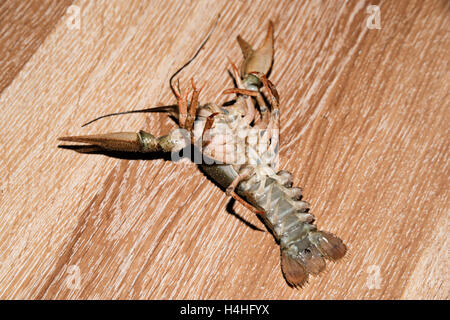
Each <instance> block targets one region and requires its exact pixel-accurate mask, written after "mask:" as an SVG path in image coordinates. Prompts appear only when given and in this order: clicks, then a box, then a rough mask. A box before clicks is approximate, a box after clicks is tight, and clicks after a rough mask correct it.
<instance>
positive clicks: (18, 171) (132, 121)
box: [0, 0, 450, 299]
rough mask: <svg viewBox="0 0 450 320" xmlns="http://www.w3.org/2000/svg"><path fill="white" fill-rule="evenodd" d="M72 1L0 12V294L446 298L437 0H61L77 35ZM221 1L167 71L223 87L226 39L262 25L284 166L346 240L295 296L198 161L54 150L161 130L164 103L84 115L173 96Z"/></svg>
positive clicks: (444, 145) (229, 46) (230, 46)
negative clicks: (376, 21) (343, 249)
mask: <svg viewBox="0 0 450 320" xmlns="http://www.w3.org/2000/svg"><path fill="white" fill-rule="evenodd" d="M69 4H70V2H69V1H67V2H59V1H48V2H47V1H42V2H36V1H35V2H34V4H33V5H30V6H23V5H22V2H21V1H17V2H7V4H3V5H1V6H0V16H1V17H2V19H0V20H1V21H2V22H1V23H0V31H1V32H0V34H1V36H0V41H1V44H0V61H2V63H1V67H0V71H1V73H0V84H1V85H0V92H1V94H0V106H1V108H2V112H1V113H0V121H1V124H2V125H1V131H0V133H1V137H2V138H1V139H0V142H1V148H2V153H1V156H0V159H1V161H0V170H1V173H2V179H1V183H0V191H1V200H0V201H1V207H0V209H1V210H0V252H1V254H0V263H1V264H0V298H2V299H23V298H24V299H68V298H71V299H95V298H102V299H118V298H120V299H221V298H224V299H230V298H234V299H415V298H418V299H448V298H449V282H448V249H449V246H448V236H447V235H448V213H449V209H450V206H449V192H448V189H449V184H448V182H449V181H448V177H449V173H450V172H449V138H448V137H449V123H450V116H449V105H450V103H449V102H450V99H449V95H448V92H450V90H449V89H450V88H449V83H450V77H449V75H450V73H449V65H448V56H449V55H448V53H449V49H450V32H449V31H450V30H449V29H450V27H449V26H450V19H449V13H450V6H449V2H448V1H444V0H442V1H438V0H436V1H427V2H423V1H419V0H416V1H406V0H404V1H349V2H341V1H305V2H300V1H291V2H290V1H280V2H279V1H258V2H257V4H256V3H255V1H206V0H204V1H203V0H202V1H163V2H161V1H136V2H130V1H125V0H123V1H74V3H73V4H74V5H76V6H78V7H79V8H80V14H81V16H80V18H81V20H80V22H81V23H80V26H81V28H80V29H79V30H77V29H70V28H69V27H68V24H67V19H68V18H69V17H68V14H67V13H66V14H64V15H62V16H61V12H64V10H66V9H65V8H66V7H67V6H68V5H69ZM369 5H378V6H379V8H380V13H381V29H369V28H368V27H367V23H366V22H367V19H368V17H369V15H370V14H369V13H368V12H367V11H366V10H367V7H368V6H369ZM35 8H39V10H35ZM218 13H220V14H221V20H220V23H219V25H218V27H217V30H216V31H215V33H214V34H213V36H212V37H211V39H210V41H209V43H208V44H207V45H206V47H205V49H204V50H203V51H202V53H201V54H200V56H199V57H198V59H197V60H196V61H195V62H194V63H193V64H192V65H191V66H189V67H188V68H187V69H186V70H185V71H184V72H183V74H182V75H181V83H182V84H183V85H187V83H188V79H189V78H190V77H192V76H193V77H195V79H196V81H197V82H198V83H200V84H203V83H206V84H207V86H206V88H205V90H204V91H203V93H202V97H201V98H202V101H224V98H223V97H221V96H220V92H221V91H222V90H223V89H224V88H227V87H229V86H230V85H231V84H232V82H231V79H230V77H229V75H228V74H227V69H228V68H229V66H228V62H227V60H226V57H227V56H228V57H230V58H231V59H232V60H233V61H235V62H236V63H238V62H239V63H240V61H241V54H240V52H239V48H238V46H237V43H236V41H235V37H236V36H237V35H238V34H241V35H242V36H243V37H244V38H246V39H248V40H249V41H250V42H252V43H259V42H260V41H262V38H263V36H264V31H265V28H266V26H267V22H268V20H269V19H272V20H273V21H274V25H275V50H276V52H275V63H274V66H273V70H272V73H271V80H272V82H273V83H274V84H275V85H276V86H277V88H278V91H279V92H280V94H281V111H282V114H281V122H282V131H281V140H282V147H281V153H280V159H281V164H282V167H283V168H285V169H287V170H290V171H292V172H293V174H294V183H295V184H296V185H298V186H302V187H303V189H304V194H305V199H306V200H307V201H309V202H310V203H311V204H312V212H313V213H314V214H315V216H316V218H317V224H318V226H319V227H320V228H322V229H325V230H329V231H331V232H333V233H336V234H337V235H339V236H340V237H341V238H343V239H344V241H345V242H346V244H347V245H348V247H349V253H348V255H347V257H346V258H345V259H344V261H342V262H340V263H337V264H333V263H330V264H329V265H328V266H327V272H326V273H325V274H323V275H322V276H320V277H314V278H311V279H310V281H309V284H308V286H307V287H306V288H304V289H302V290H295V289H291V288H289V287H288V286H287V285H286V282H285V281H284V279H283V277H282V274H281V271H280V266H279V248H278V246H277V244H276V243H275V241H274V239H273V237H272V236H271V235H270V234H269V233H268V232H261V231H258V230H255V229H254V228H250V227H249V226H248V225H247V224H246V223H243V222H242V221H241V219H238V218H237V217H236V215H234V214H230V213H229V212H228V211H230V210H228V211H227V203H228V202H229V199H228V198H227V197H226V195H225V194H224V193H223V192H221V191H220V189H219V188H217V187H216V186H215V185H214V184H212V183H211V182H210V181H209V180H207V179H206V178H205V177H204V176H203V174H202V173H201V172H199V171H198V170H197V168H196V166H195V165H194V164H192V163H189V162H188V161H184V160H183V161H181V162H178V163H173V162H170V161H168V159H161V158H158V157H153V156H148V157H139V156H136V157H129V158H126V157H122V156H117V155H116V156H108V155H104V154H80V153H77V152H74V151H72V150H67V149H63V148H58V142H57V141H56V139H57V137H58V136H64V135H70V134H90V133H99V132H108V131H130V130H131V131H133V130H136V131H137V130H139V129H146V130H148V131H151V132H152V133H154V134H158V135H159V134H164V133H166V132H168V131H169V130H170V129H171V128H173V127H174V124H173V123H172V122H171V121H170V120H169V119H166V118H165V117H164V116H162V115H152V116H151V117H150V116H147V115H127V116H122V117H117V118H110V119H105V120H102V121H99V122H96V123H94V124H93V125H91V126H89V127H86V128H80V125H81V124H82V123H84V122H86V121H87V120H90V119H91V118H93V117H96V116H98V115H102V114H105V113H108V112H116V111H123V110H128V109H138V108H142V107H146V106H152V105H159V104H170V103H174V98H173V96H172V95H171V92H170V89H169V86H168V79H169V77H170V75H171V74H172V73H173V72H174V71H175V70H176V68H177V67H178V66H181V65H182V64H183V63H184V62H185V61H186V60H187V59H188V58H189V57H190V56H192V54H193V53H194V52H195V50H196V48H197V47H198V45H199V44H200V43H201V41H202V39H203V38H204V37H205V35H206V33H207V32H208V31H209V30H210V28H211V25H212V24H213V22H214V20H215V17H216V15H217V14H218ZM4 19H7V20H4ZM5 21H6V22H5ZM28 21H38V22H36V25H35V26H34V27H30V24H29V23H28ZM11 26H14V28H15V30H17V31H15V32H7V31H10V29H11V28H12V27H11ZM21 39H31V40H29V41H30V42H27V41H28V40H27V41H25V42H24V43H25V44H23V45H21V44H19V41H20V40H21ZM14 44H17V48H16V47H14ZM26 44H27V45H26ZM5 52H6V53H5ZM12 61H14V62H12ZM12 65H13V67H11V66H12ZM229 207H230V205H228V209H230V208H229ZM234 210H235V211H236V214H237V215H238V216H240V217H241V218H242V219H245V220H246V221H247V222H249V223H251V224H253V225H255V226H257V227H258V228H262V229H264V227H263V225H262V224H261V223H260V221H259V220H258V219H256V217H255V216H254V215H253V214H252V213H251V212H248V211H247V210H246V209H245V208H243V207H241V206H239V205H237V204H235V205H234Z"/></svg>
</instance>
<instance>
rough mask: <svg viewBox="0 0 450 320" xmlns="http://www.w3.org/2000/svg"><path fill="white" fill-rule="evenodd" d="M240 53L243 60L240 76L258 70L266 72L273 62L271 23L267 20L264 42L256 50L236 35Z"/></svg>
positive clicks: (243, 76)
mask: <svg viewBox="0 0 450 320" xmlns="http://www.w3.org/2000/svg"><path fill="white" fill-rule="evenodd" d="M237 41H238V43H239V46H240V47H241V50H242V54H243V55H244V62H243V63H242V66H241V76H242V78H245V77H246V76H247V75H248V74H249V73H251V72H259V73H262V74H265V75H266V74H267V73H268V72H269V70H270V68H271V66H272V62H273V23H272V21H269V27H268V29H267V35H266V39H265V40H264V44H263V45H262V46H261V47H260V48H259V49H257V50H254V49H253V48H252V46H251V45H250V44H249V43H248V42H247V41H245V40H244V39H243V38H242V37H241V36H238V37H237Z"/></svg>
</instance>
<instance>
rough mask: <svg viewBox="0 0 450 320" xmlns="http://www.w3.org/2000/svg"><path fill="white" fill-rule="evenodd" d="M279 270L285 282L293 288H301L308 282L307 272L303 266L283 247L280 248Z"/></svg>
mask: <svg viewBox="0 0 450 320" xmlns="http://www.w3.org/2000/svg"><path fill="white" fill-rule="evenodd" d="M281 270H282V271H283V275H284V278H285V279H286V281H287V283H289V285H291V286H292V287H294V288H297V287H300V288H301V287H303V286H304V285H305V284H306V283H307V282H308V272H307V271H306V268H305V266H304V265H303V264H302V263H301V262H300V261H299V260H298V259H296V258H295V257H294V256H292V255H290V254H289V252H288V251H286V250H283V249H281Z"/></svg>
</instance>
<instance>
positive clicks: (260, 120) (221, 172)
mask: <svg viewBox="0 0 450 320" xmlns="http://www.w3.org/2000/svg"><path fill="white" fill-rule="evenodd" d="M216 23H217V22H216ZM208 38H209V36H208ZM237 41H238V43H239V46H240V48H241V50H242V53H243V56H244V61H243V63H242V65H241V68H240V70H239V69H238V68H237V67H236V66H235V64H234V63H233V62H231V61H230V65H231V73H232V76H233V78H234V81H235V84H236V85H235V87H233V88H230V89H227V90H225V91H224V92H223V93H224V94H227V95H235V96H236V98H235V100H233V103H231V104H225V103H224V104H222V105H218V104H215V103H205V104H202V103H200V102H199V96H200V92H201V90H202V89H201V88H200V89H198V88H197V87H196V85H195V83H194V81H193V80H192V81H191V82H192V83H191V87H192V94H191V95H190V99H189V91H190V90H189V89H187V90H185V92H182V90H180V86H179V83H178V85H177V86H173V78H174V76H175V75H176V74H177V73H178V72H180V71H181V70H182V69H183V68H184V67H185V66H186V65H187V64H188V63H189V62H190V61H192V60H193V59H191V60H190V61H189V62H188V63H187V64H185V65H184V66H183V67H182V68H181V69H179V70H178V71H177V72H176V73H175V74H174V75H173V76H172V77H171V78H170V86H171V89H172V91H173V93H174V95H175V98H176V101H177V103H176V105H174V106H171V107H155V108H152V109H150V110H148V111H149V112H154V111H157V112H166V113H168V114H169V115H170V116H172V117H173V118H174V119H175V120H176V122H177V123H178V126H179V128H178V129H176V130H174V131H171V132H170V133H168V134H167V135H164V136H161V137H155V136H154V135H152V134H151V133H148V132H144V131H139V132H137V133H136V132H115V133H107V134H98V135H88V136H69V137H62V138H59V140H61V141H71V142H80V143H88V144H91V145H94V146H97V147H100V148H102V149H105V150H112V151H123V152H142V153H145V152H170V153H172V154H178V153H179V152H180V151H182V150H184V149H186V148H191V147H192V146H193V147H194V148H196V149H197V150H200V152H201V154H202V155H203V156H204V157H203V158H202V161H201V163H200V166H201V167H202V169H203V171H204V172H205V173H206V174H207V175H208V176H209V177H210V178H211V179H212V180H214V181H216V182H217V183H218V184H219V185H220V186H221V187H222V188H223V189H224V190H225V191H226V193H227V195H229V196H231V197H233V198H234V199H236V200H237V201H238V202H240V203H242V204H243V205H244V206H245V207H247V208H248V209H250V210H252V211H253V212H255V213H256V214H258V215H259V216H260V217H261V219H262V220H263V221H264V223H265V224H266V226H267V227H268V229H269V231H271V232H272V234H273V235H274V237H275V239H276V241H277V243H279V245H280V247H281V269H282V272H283V275H284V277H285V279H286V281H287V282H288V284H289V285H291V286H293V287H301V286H303V285H304V284H305V283H306V282H307V279H308V275H309V274H313V275H316V274H319V273H320V272H321V271H323V270H324V268H325V265H326V263H325V259H329V260H337V259H340V258H342V257H343V256H344V255H345V253H346V251H347V249H346V246H345V245H344V243H343V242H342V240H341V239H339V238H338V237H337V236H335V235H333V234H332V233H329V232H324V231H319V230H317V227H316V226H315V225H314V221H315V218H314V216H313V215H312V214H311V213H310V212H309V207H310V205H309V204H308V203H307V202H306V201H303V200H301V199H302V190H301V189H300V188H298V187H293V186H292V184H293V179H292V175H291V173H289V172H288V171H286V170H280V171H278V170H277V166H278V162H277V159H278V158H277V153H278V149H279V129H280V111H279V108H280V103H279V101H280V98H279V95H278V92H277V89H276V87H275V85H274V84H273V83H272V82H271V81H270V80H269V79H268V73H269V71H270V69H271V67H272V63H273V52H274V37H273V25H272V22H269V27H268V31H267V35H266V37H265V40H264V43H263V45H262V46H260V48H259V49H257V50H255V49H253V48H252V46H251V45H250V44H249V43H248V42H247V41H245V40H244V39H242V38H241V37H240V36H238V37H237ZM204 43H205V42H204ZM204 43H203V44H202V46H201V47H200V49H201V48H202V47H203V45H204ZM200 49H199V50H198V51H197V53H196V55H197V54H198V52H199V51H200ZM196 55H195V56H196ZM195 56H194V58H195ZM103 117H104V116H103ZM97 119H98V118H97ZM97 119H96V120H97Z"/></svg>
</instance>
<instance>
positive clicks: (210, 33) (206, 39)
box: [169, 13, 220, 96]
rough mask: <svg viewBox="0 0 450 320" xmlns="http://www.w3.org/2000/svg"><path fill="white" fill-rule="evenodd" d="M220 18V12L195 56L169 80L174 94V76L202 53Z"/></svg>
mask: <svg viewBox="0 0 450 320" xmlns="http://www.w3.org/2000/svg"><path fill="white" fill-rule="evenodd" d="M219 19H220V13H219V14H218V15H217V19H216V22H215V23H214V26H213V27H212V29H211V31H210V32H209V34H208V36H207V37H206V38H205V40H203V42H202V44H201V45H200V47H199V48H198V49H197V52H195V54H194V56H193V57H192V58H191V59H189V61H188V62H186V63H185V64H184V65H183V66H182V67H181V68H180V69H178V70H177V71H176V72H175V73H174V74H173V75H172V76H171V77H170V80H169V83H170V89H172V92H173V94H174V95H175V96H176V94H175V90H174V88H173V85H172V80H173V78H175V77H176V76H177V74H179V73H180V72H181V71H182V70H183V69H184V68H186V67H187V66H188V65H189V64H190V63H191V62H192V61H194V59H195V58H197V56H198V54H199V53H200V51H201V50H202V49H203V47H204V46H205V44H206V43H207V42H208V40H209V38H210V37H211V35H212V34H213V32H214V30H215V29H216V26H217V23H218V22H219Z"/></svg>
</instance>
